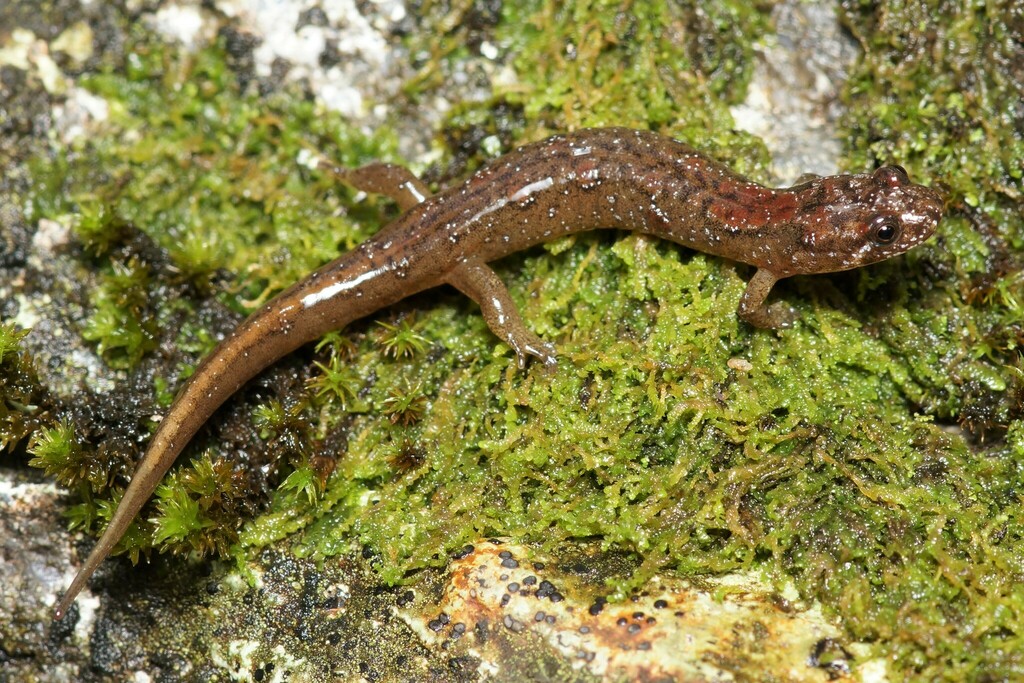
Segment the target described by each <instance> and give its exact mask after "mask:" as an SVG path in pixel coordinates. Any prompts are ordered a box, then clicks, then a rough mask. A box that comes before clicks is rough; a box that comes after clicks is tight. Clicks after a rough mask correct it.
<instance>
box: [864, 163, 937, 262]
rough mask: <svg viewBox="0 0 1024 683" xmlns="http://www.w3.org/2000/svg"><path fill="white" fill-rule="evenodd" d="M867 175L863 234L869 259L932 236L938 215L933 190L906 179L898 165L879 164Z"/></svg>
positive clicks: (897, 250) (912, 245) (935, 194)
mask: <svg viewBox="0 0 1024 683" xmlns="http://www.w3.org/2000/svg"><path fill="white" fill-rule="evenodd" d="M870 177H871V181H872V182H871V185H873V187H872V188H871V189H870V190H869V191H868V192H867V197H865V199H866V200H867V201H865V205H866V207H867V208H868V211H867V214H868V215H867V219H866V223H867V225H866V228H867V229H866V232H865V234H864V237H865V239H866V241H868V242H870V243H871V244H872V245H873V247H874V248H873V249H872V251H873V252H875V254H876V256H877V258H873V259H871V260H872V261H875V260H881V259H884V258H889V257H890V256H895V255H896V254H901V253H903V252H905V251H907V250H908V249H910V248H912V247H915V246H917V245H918V244H920V243H921V242H924V241H925V240H926V239H928V238H929V237H931V236H932V233H934V232H935V228H936V226H937V225H938V224H939V219H940V218H941V217H942V208H943V201H942V197H941V196H940V195H939V193H938V192H937V191H935V190H934V189H932V188H930V187H925V186H924V185H917V184H914V183H912V182H910V179H909V178H908V176H907V172H906V171H905V170H904V169H903V167H902V166H882V167H881V168H879V169H878V170H876V171H875V172H874V173H872V174H871V176H870Z"/></svg>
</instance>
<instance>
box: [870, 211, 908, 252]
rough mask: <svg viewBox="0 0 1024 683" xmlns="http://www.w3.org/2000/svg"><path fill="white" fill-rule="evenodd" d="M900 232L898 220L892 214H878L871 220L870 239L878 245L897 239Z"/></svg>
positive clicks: (885, 244)
mask: <svg viewBox="0 0 1024 683" xmlns="http://www.w3.org/2000/svg"><path fill="white" fill-rule="evenodd" d="M900 232H901V229H900V222H899V221H898V220H896V219H895V218H893V217H892V216H878V217H877V218H875V220H873V221H872V222H871V241H872V242H874V243H875V244H876V245H877V246H879V247H884V246H887V245H889V244H892V243H893V242H895V241H896V240H898V239H899V238H900Z"/></svg>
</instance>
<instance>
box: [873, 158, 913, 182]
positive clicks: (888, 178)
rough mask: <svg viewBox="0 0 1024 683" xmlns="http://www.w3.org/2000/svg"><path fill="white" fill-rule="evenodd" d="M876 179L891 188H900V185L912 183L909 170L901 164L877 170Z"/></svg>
mask: <svg viewBox="0 0 1024 683" xmlns="http://www.w3.org/2000/svg"><path fill="white" fill-rule="evenodd" d="M875 179H876V180H878V181H879V182H881V183H882V184H884V185H888V186H889V187H899V186H900V185H906V184H907V183H909V182H910V176H908V175H907V169H905V168H903V167H902V166H900V165H899V164H893V165H891V166H882V167H881V168H878V169H876V170H875Z"/></svg>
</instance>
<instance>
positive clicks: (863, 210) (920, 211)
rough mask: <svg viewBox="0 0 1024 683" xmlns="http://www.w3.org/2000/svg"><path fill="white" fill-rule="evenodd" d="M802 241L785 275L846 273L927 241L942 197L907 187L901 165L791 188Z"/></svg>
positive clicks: (796, 223)
mask: <svg viewBox="0 0 1024 683" xmlns="http://www.w3.org/2000/svg"><path fill="white" fill-rule="evenodd" d="M789 191H790V192H794V193H796V194H797V196H798V201H797V206H798V207H800V210H799V211H798V213H797V214H796V216H795V217H794V218H795V220H794V223H795V227H796V229H797V230H800V231H802V236H801V237H800V238H799V239H798V240H797V241H798V242H799V244H796V245H794V246H793V254H792V256H793V264H792V267H791V268H790V269H789V271H788V272H787V273H786V274H787V275H794V274H797V273H828V272H833V271H838V270H848V269H850V268H857V267H859V266H863V265H867V264H869V263H876V262H878V261H884V260H885V259H887V258H891V257H893V256H897V255H899V254H902V253H903V252H905V251H907V250H908V249H910V248H911V247H914V246H916V245H918V244H920V243H921V242H924V241H925V240H926V239H928V238H929V237H931V235H932V233H933V232H935V226H936V225H938V222H939V218H940V217H941V216H942V198H941V197H940V196H939V193H938V192H936V191H935V190H933V189H932V188H930V187H925V186H923V185H915V184H914V183H912V182H910V179H909V178H908V177H907V172H906V171H905V170H903V168H902V167H901V166H883V167H881V168H879V169H878V170H876V171H875V172H874V173H866V174H860V175H841V176H828V177H823V178H816V179H814V180H811V181H809V182H807V183H804V184H801V185H798V186H796V187H793V188H790V190H789Z"/></svg>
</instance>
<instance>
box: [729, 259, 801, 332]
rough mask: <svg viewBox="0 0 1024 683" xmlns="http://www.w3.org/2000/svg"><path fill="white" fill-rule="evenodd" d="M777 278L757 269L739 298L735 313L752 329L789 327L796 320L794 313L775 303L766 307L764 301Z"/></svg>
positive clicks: (780, 303)
mask: <svg viewBox="0 0 1024 683" xmlns="http://www.w3.org/2000/svg"><path fill="white" fill-rule="evenodd" d="M778 281H779V278H778V277H776V276H775V274H774V273H772V272H770V271H767V270H765V269H764V268H758V269H757V272H756V273H754V277H752V278H750V282H748V283H747V289H746V291H744V292H743V297H742V298H740V305H739V309H738V310H737V313H738V314H739V316H740V317H741V318H743V319H744V320H746V321H747V322H748V323H750V324H751V325H753V326H754V327H768V328H772V327H790V326H792V324H793V321H795V320H796V311H794V310H793V309H792V308H790V307H789V306H787V305H786V304H783V303H782V302H777V303H774V304H772V305H771V306H768V305H766V304H765V300H766V299H767V298H768V294H770V293H771V291H772V287H773V286H774V285H775V283H776V282H778Z"/></svg>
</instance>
